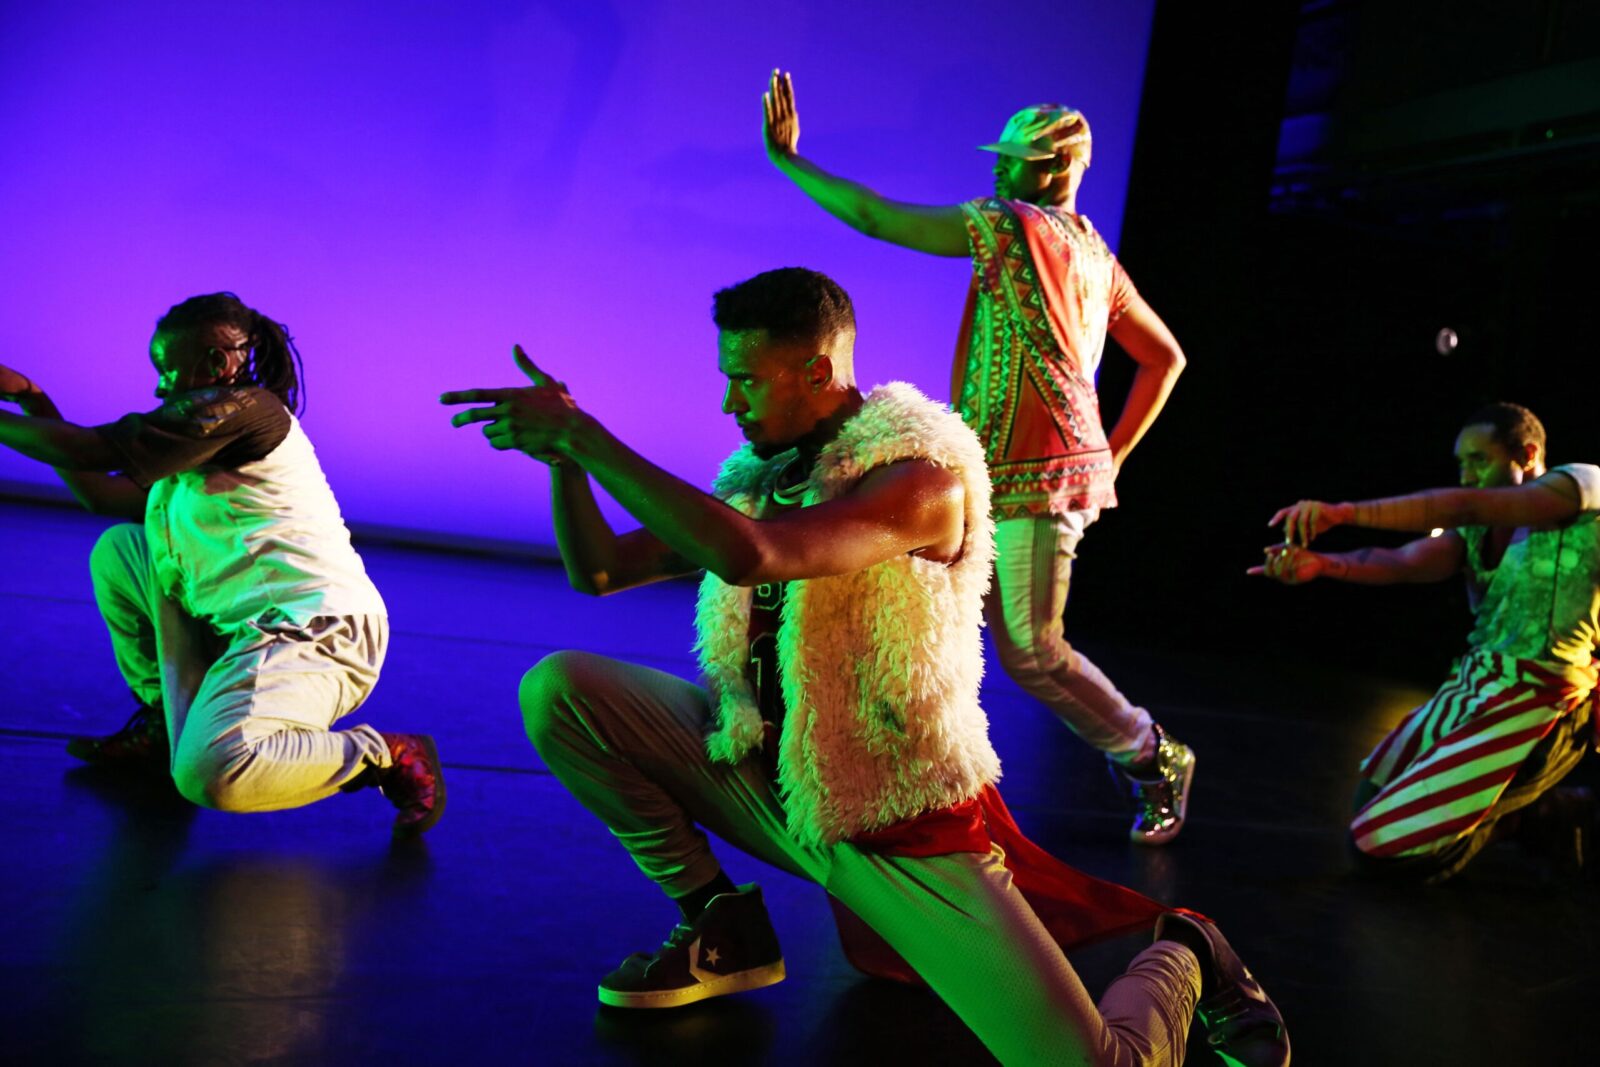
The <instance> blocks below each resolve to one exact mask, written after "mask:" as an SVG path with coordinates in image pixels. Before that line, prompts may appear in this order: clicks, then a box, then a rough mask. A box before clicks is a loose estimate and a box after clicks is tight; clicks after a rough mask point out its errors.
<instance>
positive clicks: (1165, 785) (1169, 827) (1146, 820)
mask: <svg viewBox="0 0 1600 1067" xmlns="http://www.w3.org/2000/svg"><path fill="white" fill-rule="evenodd" d="M1155 731H1156V773H1155V775H1154V776H1153V777H1149V778H1145V777H1141V776H1139V775H1137V774H1134V773H1133V772H1132V771H1130V770H1129V769H1128V768H1126V767H1123V766H1121V765H1120V764H1118V763H1117V762H1116V761H1115V760H1112V759H1110V758H1107V760H1106V762H1107V763H1108V764H1110V767H1111V777H1112V778H1113V779H1114V780H1115V781H1116V783H1117V788H1118V789H1120V790H1121V791H1122V792H1123V793H1125V794H1127V795H1128V797H1129V798H1130V799H1131V800H1132V801H1133V809H1134V811H1133V826H1132V827H1131V828H1129V830H1128V840H1130V841H1132V842H1133V843H1134V844H1136V845H1164V844H1166V843H1167V842H1168V841H1171V840H1172V839H1173V838H1174V837H1177V836H1178V831H1180V830H1182V829H1183V820H1184V818H1185V817H1186V816H1187V815H1188V814H1189V783H1190V782H1191V781H1193V780H1194V750H1193V749H1191V748H1190V747H1189V746H1188V745H1186V744H1184V743H1183V742H1181V741H1179V740H1177V739H1176V738H1174V737H1172V736H1170V735H1169V734H1168V733H1167V732H1166V731H1165V730H1163V729H1162V728H1161V727H1159V726H1157V727H1155Z"/></svg>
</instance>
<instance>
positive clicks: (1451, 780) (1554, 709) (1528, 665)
mask: <svg viewBox="0 0 1600 1067" xmlns="http://www.w3.org/2000/svg"><path fill="white" fill-rule="evenodd" d="M1573 673H1574V672H1572V671H1571V669H1570V668H1569V669H1560V668H1557V667H1555V666H1552V665H1546V664H1540V663H1536V662H1533V661H1530V660H1519V659H1516V658H1514V657H1511V656H1506V655H1502V654H1499V653H1494V652H1484V651H1475V652H1471V653H1468V654H1467V655H1466V656H1465V657H1463V658H1462V660H1461V661H1460V663H1459V664H1458V665H1457V667H1456V670H1455V671H1454V673H1452V674H1451V676H1450V678H1449V680H1447V681H1446V682H1445V684H1444V685H1442V686H1440V687H1439V691H1438V692H1437V693H1435V694H1434V695H1433V698H1432V699H1431V700H1429V701H1428V702H1427V703H1426V704H1423V705H1422V706H1421V707H1419V708H1417V709H1416V710H1415V711H1413V712H1411V714H1409V715H1407V716H1406V717H1405V718H1404V719H1403V720H1401V722H1400V724H1399V725H1398V726H1396V727H1395V729H1394V730H1393V731H1392V732H1391V733H1390V734H1389V736H1387V737H1385V738H1384V739H1383V741H1382V742H1380V743H1379V745H1378V747H1377V748H1375V749H1374V750H1373V751H1372V754H1371V755H1369V756H1368V757H1367V758H1366V760H1365V761H1364V762H1363V763H1362V766H1361V774H1362V777H1363V779H1364V782H1363V792H1362V794H1361V795H1360V796H1359V798H1358V803H1359V810H1358V811H1357V813H1356V817H1355V820H1354V821H1353V822H1352V823H1351V825H1350V835H1351V839H1352V841H1353V842H1354V844H1355V847H1356V848H1357V849H1358V850H1359V852H1360V853H1361V855H1362V856H1363V858H1365V859H1369V860H1374V861H1378V865H1379V866H1381V867H1387V868H1390V869H1392V870H1394V871H1395V872H1396V873H1401V872H1404V873H1407V874H1410V875H1413V876H1415V877H1419V878H1422V879H1424V880H1428V881H1442V880H1444V879H1445V878H1448V877H1450V876H1451V875H1453V874H1455V873H1456V872H1458V871H1459V870H1460V869H1461V868H1462V867H1464V866H1465V865H1466V864H1467V862H1468V861H1469V860H1470V859H1471V858H1472V857H1473V856H1474V855H1475V854H1476V853H1477V852H1478V850H1479V849H1481V848H1482V847H1483V846H1484V845H1485V844H1487V843H1488V841H1489V839H1490V836H1491V833H1492V831H1493V828H1494V823H1495V821H1496V820H1498V819H1499V818H1501V817H1502V816H1505V815H1508V814H1510V813H1511V812H1513V811H1516V810H1517V809H1519V808H1522V807H1525V806H1527V805H1528V804H1531V803H1533V801H1535V800H1537V799H1538V797H1539V796H1540V795H1541V794H1542V793H1544V792H1545V791H1546V790H1547V789H1549V788H1550V787H1551V786H1553V785H1555V784H1556V783H1557V782H1558V781H1560V780H1561V779H1562V778H1563V777H1564V776H1565V775H1566V774H1567V772H1568V771H1570V770H1572V768H1573V767H1575V766H1577V764H1578V761H1579V760H1580V759H1581V758H1582V756H1583V752H1584V749H1585V747H1586V738H1587V736H1588V733H1589V731H1588V729H1587V727H1588V726H1589V716H1590V703H1589V698H1590V695H1591V693H1592V692H1593V690H1594V680H1593V678H1592V677H1591V678H1587V679H1584V678H1580V679H1577V680H1574V678H1573ZM1585 683H1587V684H1585Z"/></svg>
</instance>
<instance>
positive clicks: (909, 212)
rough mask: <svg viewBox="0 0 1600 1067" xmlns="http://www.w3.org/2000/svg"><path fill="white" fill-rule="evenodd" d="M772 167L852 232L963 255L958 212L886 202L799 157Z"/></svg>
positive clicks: (783, 158) (777, 159) (781, 157)
mask: <svg viewBox="0 0 1600 1067" xmlns="http://www.w3.org/2000/svg"><path fill="white" fill-rule="evenodd" d="M772 162H773V165H774V166H776V167H777V168H778V169H779V170H780V171H782V172H783V174H784V175H785V176H787V177H788V178H789V180H790V181H792V182H794V183H795V185H797V186H799V187H800V191H801V192H803V193H805V194H806V196H808V197H810V198H811V199H812V200H813V201H814V202H815V203H816V204H817V205H818V206H819V207H821V208H822V210H824V211H826V212H827V213H828V214H830V215H832V216H833V217H834V218H836V219H838V220H839V221H840V222H843V223H844V224H845V225H846V226H849V227H850V228H851V229H853V230H855V231H857V232H858V233H864V234H866V235H867V236H868V237H876V238H877V239H879V240H881V241H888V242H889V243H890V244H896V245H900V246H902V247H904V248H912V249H916V250H917V251H919V252H929V253H932V254H933V255H936V256H966V255H968V254H969V251H970V250H969V248H968V246H967V230H966V223H965V222H963V221H962V218H961V209H960V208H959V207H955V206H945V207H934V206H928V205H923V204H907V203H903V202H901V201H898V200H890V199H889V198H888V197H885V196H881V195H879V194H878V193H876V192H874V191H873V190H871V189H869V188H867V187H866V186H865V185H862V184H860V183H859V182H853V181H850V180H849V179H847V178H841V177H839V176H838V175H836V174H830V173H829V172H828V171H825V170H823V169H822V168H821V167H819V166H817V165H816V164H815V163H813V162H811V161H810V160H809V159H806V158H805V157H804V156H800V155H790V154H786V153H776V154H775V155H774V156H773V158H772Z"/></svg>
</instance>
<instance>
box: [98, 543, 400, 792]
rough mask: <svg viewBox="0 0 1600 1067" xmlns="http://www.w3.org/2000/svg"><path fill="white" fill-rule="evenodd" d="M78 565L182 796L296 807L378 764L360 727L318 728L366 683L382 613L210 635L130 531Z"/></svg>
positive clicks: (377, 655)
mask: <svg viewBox="0 0 1600 1067" xmlns="http://www.w3.org/2000/svg"><path fill="white" fill-rule="evenodd" d="M89 564H90V573H91V575H92V577H93V579H94V592H95V600H96V601H97V603H98V604H99V606H100V614H101V615H102V616H103V617H104V618H105V621H106V627H107V629H108V630H110V632H111V647H112V651H113V652H114V653H115V655H116V659H117V667H118V669H119V670H121V672H122V677H123V678H124V679H125V680H126V681H127V683H128V687H129V688H130V689H132V690H133V693H134V696H135V697H136V698H137V699H139V700H140V701H142V702H143V703H145V704H148V705H150V706H151V707H156V706H160V707H162V708H163V709H164V710H165V712H166V720H167V736H168V737H169V738H170V739H171V744H172V778H173V781H174V782H176V783H177V786H178V790H179V791H180V792H181V793H183V795H184V796H185V797H187V798H188V799H190V800H192V801H193V802H194V803H196V804H202V805H204V806H206V807H208V808H220V809H223V810H226V811H273V810H275V809H278V808H297V807H300V806H301V805H303V804H309V803H311V802H312V801H314V800H321V799H322V798H323V797H326V796H331V795H332V794H333V793H336V792H338V791H339V788H340V787H341V786H343V785H345V784H347V783H349V782H350V781H351V780H352V779H354V778H356V777H357V776H358V775H360V774H361V773H362V772H363V771H364V770H366V769H367V768H368V767H369V766H376V767H387V766H388V765H389V763H390V757H389V746H388V745H387V744H386V743H385V742H384V740H383V737H382V735H380V734H379V733H378V732H377V731H376V730H374V729H373V728H372V727H370V726H357V727H354V728H352V729H349V730H337V731H335V730H332V729H330V727H331V726H332V725H333V723H334V722H336V721H337V720H338V719H339V718H341V717H342V716H344V715H348V714H349V713H350V712H352V711H354V710H355V709H356V708H357V707H359V706H360V705H361V702H362V701H363V700H365V699H366V698H367V694H368V693H370V692H371V691H372V687H373V685H374V684H375V683H376V682H377V680H378V670H379V668H380V667H382V665H383V655H384V649H385V645H386V643H387V640H388V622H387V620H386V619H385V618H384V617H383V616H382V615H354V616H327V617H321V618H315V619H311V620H309V621H308V622H306V623H305V624H294V623H291V622H289V621H288V620H272V619H269V618H264V619H260V620H257V621H255V622H252V623H250V624H249V625H248V626H247V627H245V628H243V629H241V630H240V631H239V632H236V633H233V634H228V635H219V634H218V633H217V632H216V631H215V630H213V629H212V628H211V627H210V626H209V625H207V624H206V623H204V622H202V621H200V620H198V619H195V618H193V617H192V616H190V615H188V614H186V613H185V612H184V611H183V610H182V608H181V607H179V606H178V605H177V604H176V603H174V602H173V601H172V600H171V599H170V598H168V597H166V596H165V595H163V594H162V592H161V591H160V588H159V584H158V582H157V581H156V577H155V571H154V568H153V566H152V563H151V558H150V547H149V543H148V542H147V541H146V540H145V532H144V528H143V527H142V526H135V525H132V524H125V525H121V526H114V527H112V528H111V529H109V530H107V531H106V532H105V533H103V534H101V535H100V539H99V540H98V541H97V542H95V546H94V551H93V552H92V553H91V554H90V557H89Z"/></svg>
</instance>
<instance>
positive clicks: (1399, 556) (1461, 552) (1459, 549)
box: [1245, 530, 1466, 585]
mask: <svg viewBox="0 0 1600 1067" xmlns="http://www.w3.org/2000/svg"><path fill="white" fill-rule="evenodd" d="M1465 559H1466V544H1465V542H1463V541H1462V540H1461V535H1460V534H1458V533H1456V532H1455V531H1454V530H1446V531H1445V532H1444V533H1442V534H1440V535H1439V536H1438V537H1422V538H1418V539H1417V540H1415V541H1412V542H1410V543H1408V544H1404V545H1401V546H1400V547H1399V548H1358V549H1356V550H1355V551H1354V552H1313V551H1311V550H1310V549H1309V548H1301V547H1300V546H1299V545H1293V544H1281V545H1269V546H1268V547H1267V549H1266V559H1265V560H1264V561H1263V562H1262V563H1261V564H1260V565H1258V566H1255V567H1251V568H1250V569H1249V570H1248V571H1246V572H1245V573H1246V574H1255V575H1260V576H1261V577H1263V578H1271V579H1272V580H1273V581H1277V582H1282V583H1283V584H1284V585H1305V584H1306V583H1307V582H1311V581H1315V580H1316V579H1318V578H1332V579H1334V580H1335V581H1340V582H1353V583H1355V584H1357V585H1395V584H1397V583H1400V582H1442V581H1444V580H1445V579H1446V578H1449V577H1451V576H1453V575H1455V574H1457V573H1459V572H1460V570H1461V564H1462V562H1463V561H1464V560H1465Z"/></svg>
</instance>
